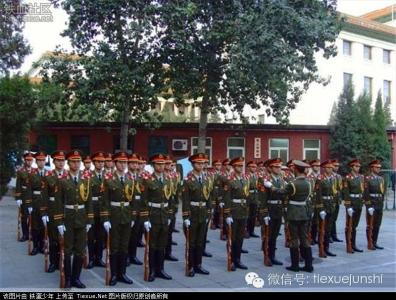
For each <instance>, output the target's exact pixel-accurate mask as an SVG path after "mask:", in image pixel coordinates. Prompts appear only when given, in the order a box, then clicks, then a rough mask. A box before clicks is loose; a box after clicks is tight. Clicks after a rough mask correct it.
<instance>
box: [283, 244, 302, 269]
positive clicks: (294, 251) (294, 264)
mask: <svg viewBox="0 0 396 300" xmlns="http://www.w3.org/2000/svg"><path fill="white" fill-rule="evenodd" d="M289 251H290V260H291V266H290V267H286V269H287V270H289V271H293V272H298V271H300V267H299V266H298V255H299V254H298V248H289ZM304 255H305V257H306V255H307V253H306V252H305V253H304Z"/></svg>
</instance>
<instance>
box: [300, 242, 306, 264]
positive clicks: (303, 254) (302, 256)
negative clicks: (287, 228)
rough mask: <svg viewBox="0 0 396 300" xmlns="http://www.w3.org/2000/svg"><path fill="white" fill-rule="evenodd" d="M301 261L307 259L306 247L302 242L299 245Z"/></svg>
mask: <svg viewBox="0 0 396 300" xmlns="http://www.w3.org/2000/svg"><path fill="white" fill-rule="evenodd" d="M298 249H299V254H300V255H299V262H303V261H304V260H305V251H304V247H303V245H302V244H300V246H299V248H298Z"/></svg>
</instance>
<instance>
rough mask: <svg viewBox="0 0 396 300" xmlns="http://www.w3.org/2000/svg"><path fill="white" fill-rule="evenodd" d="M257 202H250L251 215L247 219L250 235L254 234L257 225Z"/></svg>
mask: <svg viewBox="0 0 396 300" xmlns="http://www.w3.org/2000/svg"><path fill="white" fill-rule="evenodd" d="M256 215H257V204H256V203H250V204H249V217H248V219H247V231H248V233H249V235H252V234H254V227H255V225H256Z"/></svg>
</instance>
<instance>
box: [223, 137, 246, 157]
mask: <svg viewBox="0 0 396 300" xmlns="http://www.w3.org/2000/svg"><path fill="white" fill-rule="evenodd" d="M240 156H242V157H245V139H244V138H234V137H233V138H228V140H227V157H228V158H230V159H233V158H235V157H240Z"/></svg>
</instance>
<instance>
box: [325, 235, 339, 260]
mask: <svg viewBox="0 0 396 300" xmlns="http://www.w3.org/2000/svg"><path fill="white" fill-rule="evenodd" d="M329 248H330V245H329V239H328V238H325V242H324V249H325V253H326V255H327V256H337V255H336V254H334V253H332V252H330V250H329Z"/></svg>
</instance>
